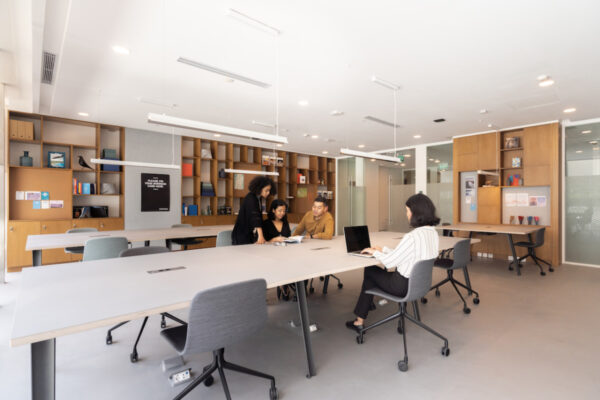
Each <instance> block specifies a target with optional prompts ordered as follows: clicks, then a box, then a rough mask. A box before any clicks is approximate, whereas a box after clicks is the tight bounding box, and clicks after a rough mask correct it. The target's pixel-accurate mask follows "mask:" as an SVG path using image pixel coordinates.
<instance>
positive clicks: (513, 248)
mask: <svg viewBox="0 0 600 400" xmlns="http://www.w3.org/2000/svg"><path fill="white" fill-rule="evenodd" d="M506 236H507V237H508V244H509V245H510V252H511V254H512V257H513V259H512V261H511V262H510V264H508V265H509V267H510V266H511V265H513V264H514V265H515V268H516V270H517V275H521V269H519V258H518V257H517V251H516V250H515V244H514V243H513V238H512V234H510V233H507V234H506Z"/></svg>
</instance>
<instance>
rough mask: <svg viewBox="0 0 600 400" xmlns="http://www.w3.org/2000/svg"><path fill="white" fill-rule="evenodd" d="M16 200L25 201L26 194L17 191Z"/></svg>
mask: <svg viewBox="0 0 600 400" xmlns="http://www.w3.org/2000/svg"><path fill="white" fill-rule="evenodd" d="M16 199H17V200H25V192H23V191H20V190H17V195H16Z"/></svg>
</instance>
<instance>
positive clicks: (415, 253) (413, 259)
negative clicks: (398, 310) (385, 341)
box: [346, 193, 440, 332]
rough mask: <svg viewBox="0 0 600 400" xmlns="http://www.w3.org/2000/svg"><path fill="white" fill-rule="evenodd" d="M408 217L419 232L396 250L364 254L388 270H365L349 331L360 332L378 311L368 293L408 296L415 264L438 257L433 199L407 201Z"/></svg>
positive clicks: (416, 197) (373, 250) (418, 197)
mask: <svg viewBox="0 0 600 400" xmlns="http://www.w3.org/2000/svg"><path fill="white" fill-rule="evenodd" d="M406 218H408V221H409V223H410V226H411V227H413V228H415V229H413V230H412V231H411V232H409V233H407V234H406V235H404V237H403V238H402V240H401V241H400V243H399V244H398V246H396V248H395V249H390V248H388V247H383V248H381V247H379V246H373V247H369V248H367V249H364V250H363V251H362V252H363V253H367V254H372V255H373V256H374V257H375V258H376V259H377V260H378V261H379V262H380V263H381V264H383V265H384V266H385V269H382V268H380V267H379V266H376V265H373V266H370V267H367V268H365V272H364V279H363V284H362V289H361V291H360V296H359V297H358V301H357V302H356V307H355V308H354V314H355V315H356V319H355V320H354V321H348V322H346V326H347V327H348V328H349V329H352V330H355V331H357V332H360V330H361V329H362V328H363V326H364V320H365V318H367V314H368V312H369V310H370V309H372V308H374V303H373V295H370V294H366V293H365V291H367V290H369V289H374V288H380V289H382V290H384V291H385V292H387V293H390V294H392V295H394V296H398V297H404V296H405V295H406V291H407V290H408V280H409V279H410V273H411V271H412V268H413V266H414V265H415V263H417V261H421V260H427V259H430V258H435V257H437V255H438V251H439V250H438V249H439V235H438V233H437V232H436V230H435V228H434V226H435V225H437V224H439V223H440V219H439V218H437V217H436V216H435V206H434V205H433V203H432V201H431V200H430V199H429V197H427V196H425V195H424V194H421V193H419V194H415V195H413V196H411V197H410V198H409V199H408V200H407V201H406ZM391 268H396V271H388V269H391Z"/></svg>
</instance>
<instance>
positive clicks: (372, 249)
mask: <svg viewBox="0 0 600 400" xmlns="http://www.w3.org/2000/svg"><path fill="white" fill-rule="evenodd" d="M381 250H382V248H381V247H380V246H373V247H367V248H366V249H363V251H361V254H371V255H373V253H375V252H376V251H381Z"/></svg>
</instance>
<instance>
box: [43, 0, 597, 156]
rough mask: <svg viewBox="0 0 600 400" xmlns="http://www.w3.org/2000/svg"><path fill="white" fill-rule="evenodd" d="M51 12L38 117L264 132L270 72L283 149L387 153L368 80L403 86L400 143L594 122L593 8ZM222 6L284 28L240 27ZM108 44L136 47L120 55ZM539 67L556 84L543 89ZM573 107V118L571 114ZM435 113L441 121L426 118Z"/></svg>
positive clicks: (171, 6) (230, 4)
mask: <svg viewBox="0 0 600 400" xmlns="http://www.w3.org/2000/svg"><path fill="white" fill-rule="evenodd" d="M38 2H39V1H38ZM45 7H46V9H45V15H46V19H45V25H44V35H43V43H42V47H43V48H44V49H45V50H49V51H53V52H57V53H58V57H59V64H58V69H57V71H56V79H55V83H54V84H53V85H51V86H48V85H43V84H42V85H41V87H40V88H38V90H39V92H40V96H39V98H40V100H39V110H40V112H43V113H50V114H53V115H59V116H65V117H72V118H77V119H82V117H79V116H78V115H77V113H78V112H80V111H83V112H88V113H89V114H90V115H89V117H88V119H89V120H92V121H101V122H106V123H111V124H118V125H124V126H127V127H134V128H141V129H149V130H156V131H162V132H168V131H169V130H168V129H167V128H165V127H160V126H155V125H151V124H148V123H147V121H146V116H147V114H148V112H159V113H166V114H169V115H175V116H179V117H184V118H190V119H196V120H201V121H206V122H211V123H216V124H222V125H228V126H235V127H239V128H244V129H251V130H259V131H262V132H269V131H270V130H269V129H268V128H261V127H258V126H256V125H252V123H251V121H252V120H258V121H263V122H268V123H274V121H275V93H276V91H275V89H274V88H275V87H276V86H277V85H276V76H277V70H278V69H279V76H280V78H279V82H280V84H279V93H280V117H279V120H280V127H281V128H282V129H284V130H289V131H287V132H282V133H281V134H283V135H286V136H288V138H289V140H290V144H289V145H288V146H286V147H285V149H288V150H292V151H299V152H310V153H321V151H323V150H327V151H329V155H330V156H338V155H339V153H338V152H339V149H340V147H350V148H357V145H358V144H361V143H364V144H366V145H367V147H366V148H365V150H366V151H373V150H380V149H389V148H392V147H393V139H392V128H391V127H388V126H384V125H379V124H376V123H373V122H370V121H365V120H364V117H365V116H367V115H372V116H375V117H377V118H381V119H384V120H388V121H393V96H392V92H391V91H390V90H388V89H385V88H383V87H381V86H379V85H376V84H374V83H372V82H371V81H370V77H371V76H372V75H376V76H378V77H380V78H383V79H385V80H387V81H391V82H394V83H397V84H398V85H400V86H401V90H400V91H399V92H398V107H397V111H398V123H399V124H400V125H401V126H402V127H401V128H400V129H398V143H397V145H398V147H405V146H411V145H414V144H419V143H431V142H438V141H444V140H448V139H449V137H451V136H453V135H459V134H466V133H470V132H480V131H487V130H490V128H488V124H490V123H491V124H493V125H494V128H495V129H501V128H506V127H511V126H518V125H524V124H530V123H536V122H543V121H549V120H557V119H563V118H566V117H568V118H570V119H572V120H581V119H588V118H593V117H598V116H600V115H599V114H600V113H599V111H598V95H599V94H600V75H599V71H600V68H599V67H600V52H598V48H599V46H600V24H598V15H600V2H598V1H597V0H596V1H594V0H590V1H585V0H578V1H573V0H571V1H547V0H544V1H541V0H529V1H522V0H521V1H497V2H491V1H477V0H473V1H402V2H399V1H392V0H390V1H378V2H370V3H367V2H362V1H356V0H354V1H348V0H344V1H341V0H329V1H326V2H324V1H313V0H304V1H293V2H292V1H276V0H255V1H252V2H250V1H241V0H240V1H191V0H189V1H183V0H179V1H177V0H128V1H123V0H104V1H94V0H78V1H68V0H56V1H52V2H49V1H47V2H46V4H45ZM229 8H234V9H237V10H239V11H241V12H243V13H245V14H247V15H249V16H252V17H253V18H256V19H259V20H261V21H264V22H265V23H267V24H269V25H272V26H275V27H277V28H278V29H280V30H281V31H282V34H281V35H280V36H279V37H278V38H277V39H275V38H274V37H272V36H270V35H268V34H266V33H264V32H263V31H260V30H258V29H255V28H253V27H251V26H249V25H246V24H244V23H241V22H239V21H238V20H236V19H233V18H231V17H229V16H227V13H226V11H227V10H228V9H229ZM34 40H35V37H34ZM113 45H122V46H125V47H127V48H128V49H130V51H131V54H130V55H128V56H123V55H118V54H115V53H114V52H113V51H112V50H111V47H112V46H113ZM33 48H36V46H33ZM277 49H278V57H277V56H276V54H277ZM180 56H182V57H186V58H190V59H193V60H197V61H199V62H203V63H207V64H210V65H214V66H217V67H219V68H222V69H226V70H230V71H233V72H236V73H238V74H241V75H245V76H249V77H251V78H254V79H257V80H260V81H265V82H269V83H272V84H273V85H274V86H273V87H272V88H270V89H262V88H258V87H255V86H252V85H249V84H246V83H243V82H233V83H228V82H226V79H225V78H224V77H222V76H219V75H215V74H212V73H209V72H206V71H202V70H199V69H196V68H193V67H190V66H187V65H184V64H181V63H178V62H176V60H177V58H178V57H180ZM277 58H278V59H279V66H277V63H276V60H277ZM32 68H33V69H34V71H35V70H36V68H39V65H37V66H36V65H34V66H33V67H32ZM542 74H547V75H550V76H551V77H552V78H553V79H554V80H555V81H556V83H555V85H554V86H551V87H548V88H540V87H539V86H538V85H537V80H536V78H537V77H538V75H542ZM38 81H39V80H38ZM139 97H143V98H147V99H153V100H156V101H159V102H162V103H165V104H176V105H177V106H176V107H164V106H156V105H150V104H144V103H140V102H139V101H138V100H137V99H138V98H139ZM299 100H308V102H309V106H307V107H300V106H299V105H298V101H299ZM567 107H576V108H577V111H576V112H575V113H574V114H569V115H565V114H563V112H562V110H563V109H564V108H567ZM484 108H485V109H487V110H489V112H488V113H487V114H480V112H479V111H480V109H484ZM33 109H34V110H35V109H38V104H34V105H33ZM332 110H341V111H343V112H344V115H342V116H338V117H332V116H330V115H329V113H330V111H332ZM440 117H442V118H445V119H446V120H447V122H445V123H442V124H435V123H433V122H432V120H433V119H435V118H440ZM306 133H309V134H311V135H315V134H316V135H319V138H318V139H311V138H305V137H303V134H306ZM415 134H420V135H421V136H422V137H421V138H420V139H414V138H413V135H415ZM207 137H211V136H207ZM327 139H334V140H335V141H334V142H327ZM256 143H257V142H254V144H256Z"/></svg>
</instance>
